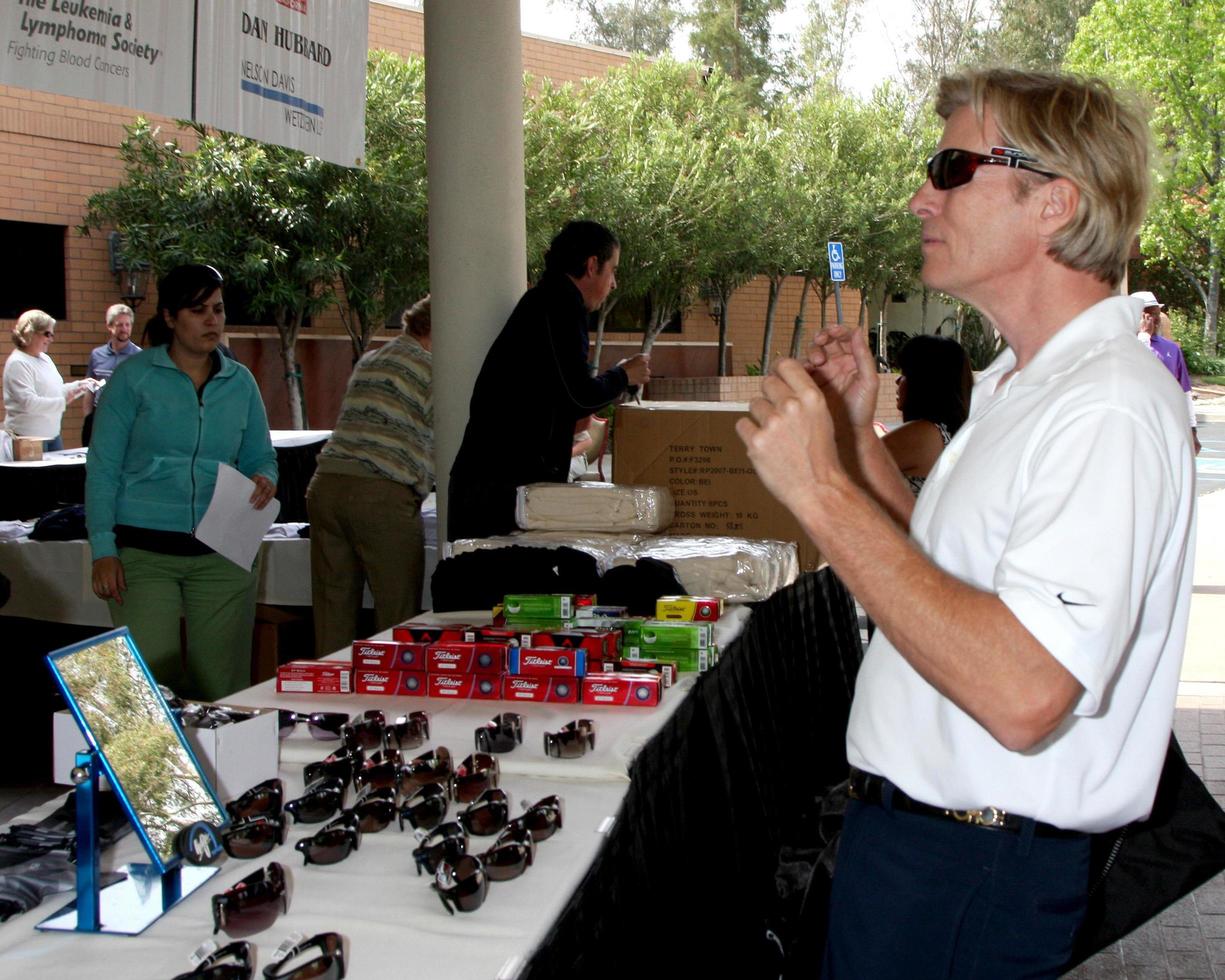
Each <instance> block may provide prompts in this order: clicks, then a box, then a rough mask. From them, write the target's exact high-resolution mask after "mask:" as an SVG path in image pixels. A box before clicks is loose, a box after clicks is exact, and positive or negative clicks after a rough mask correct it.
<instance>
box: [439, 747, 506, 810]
mask: <svg viewBox="0 0 1225 980" xmlns="http://www.w3.org/2000/svg"><path fill="white" fill-rule="evenodd" d="M501 779H502V772H501V767H499V765H498V758H497V756H494V755H490V754H489V753H488V752H473V753H472V755H470V756H468V758H466V759H465V760H464V761H463V762H461V763H460V764H459V765H458V766H456V767H455V772H454V773H453V774H452V775H451V798H452V799H453V800H455V802H457V803H471V802H472V801H473V800H475V799H476V798H477V797H479V796H480V795H481V794H482V793H484V792H485V791H486V790H488V789H496V788H497V786H498V783H499V782H500V781H501Z"/></svg>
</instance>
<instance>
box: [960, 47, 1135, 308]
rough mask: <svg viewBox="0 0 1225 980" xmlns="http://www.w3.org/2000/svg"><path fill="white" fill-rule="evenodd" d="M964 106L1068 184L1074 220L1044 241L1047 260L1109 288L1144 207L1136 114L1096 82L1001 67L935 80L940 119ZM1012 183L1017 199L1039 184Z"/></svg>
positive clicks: (1029, 179) (1033, 179)
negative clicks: (1076, 194) (1073, 190)
mask: <svg viewBox="0 0 1225 980" xmlns="http://www.w3.org/2000/svg"><path fill="white" fill-rule="evenodd" d="M963 106H969V107H970V108H972V109H973V110H974V115H975V116H976V117H977V118H978V120H979V122H982V121H983V117H984V113H985V111H986V108H987V107H988V106H990V108H991V116H992V119H993V120H994V122H995V125H996V128H997V129H998V130H999V135H1000V139H1001V141H1003V143H1005V144H1006V145H1008V146H1011V147H1014V148H1016V149H1018V150H1023V151H1024V152H1025V153H1027V154H1028V155H1030V156H1032V157H1033V158H1034V159H1035V160H1037V161H1038V165H1039V166H1040V167H1041V168H1042V169H1044V170H1049V171H1051V172H1052V173H1054V174H1057V175H1058V176H1060V177H1066V178H1067V179H1068V180H1070V181H1071V182H1072V183H1073V184H1075V185H1076V187H1077V189H1078V190H1079V191H1080V200H1079V202H1078V203H1077V206H1076V213H1075V214H1074V215H1073V216H1072V219H1071V220H1070V221H1069V222H1068V223H1067V224H1066V225H1065V226H1064V227H1063V228H1061V229H1060V230H1059V231H1058V232H1057V233H1056V234H1055V235H1054V236H1053V237H1052V239H1051V243H1050V255H1051V256H1052V257H1053V258H1054V259H1055V260H1056V261H1058V262H1060V263H1062V264H1063V265H1066V266H1068V267H1070V268H1072V269H1077V270H1079V271H1081V272H1088V273H1090V274H1091V275H1093V276H1094V277H1096V278H1097V279H1100V280H1101V281H1103V282H1105V283H1108V284H1109V285H1111V286H1117V285H1118V284H1119V282H1120V281H1121V280H1122V278H1123V272H1124V270H1125V268H1126V265H1127V256H1128V253H1129V252H1130V251H1131V244H1132V240H1133V239H1134V238H1135V236H1136V233H1137V231H1139V228H1140V224H1141V222H1142V221H1143V220H1144V214H1145V211H1146V209H1147V207H1148V198H1149V191H1150V178H1149V157H1150V155H1151V152H1152V150H1151V146H1150V137H1149V131H1148V124H1147V120H1146V118H1145V115H1144V113H1143V112H1142V111H1141V110H1140V109H1139V108H1138V107H1137V106H1136V105H1134V104H1133V103H1131V102H1130V101H1128V100H1125V99H1124V98H1122V97H1121V96H1119V95H1118V94H1117V93H1116V92H1114V91H1113V90H1112V89H1111V88H1110V86H1109V85H1107V84H1106V83H1105V82H1103V81H1102V80H1100V79H1096V78H1080V77H1077V76H1074V75H1054V74H1047V73H1044V72H1027V71H1012V70H1009V69H1002V68H991V69H983V70H977V71H967V72H964V73H962V74H959V75H953V76H950V77H946V78H943V79H941V80H940V88H939V90H938V93H937V96H936V112H937V113H938V114H939V115H940V117H941V118H942V119H948V118H949V116H951V115H952V114H953V113H954V112H955V111H956V110H957V109H960V108H961V107H963ZM1017 173H1018V174H1019V175H1020V174H1022V173H1023V172H1022V171H1018V172H1017ZM1019 179H1020V180H1021V181H1022V183H1021V184H1020V185H1019V187H1020V190H1019V194H1020V195H1021V196H1024V195H1025V194H1027V193H1029V190H1030V189H1031V188H1032V187H1034V186H1036V185H1037V183H1038V182H1039V181H1041V180H1042V178H1041V177H1037V176H1031V175H1029V174H1024V176H1020V177H1019Z"/></svg>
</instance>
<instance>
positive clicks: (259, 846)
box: [218, 816, 289, 860]
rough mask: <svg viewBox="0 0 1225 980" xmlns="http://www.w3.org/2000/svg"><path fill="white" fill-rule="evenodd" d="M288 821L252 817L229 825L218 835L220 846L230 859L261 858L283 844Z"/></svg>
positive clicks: (276, 817)
mask: <svg viewBox="0 0 1225 980" xmlns="http://www.w3.org/2000/svg"><path fill="white" fill-rule="evenodd" d="M288 835H289V821H287V820H284V819H283V818H281V817H280V816H267V817H253V818H251V819H249V820H239V821H237V822H236V823H232V824H230V826H228V827H226V828H225V829H224V830H223V831H221V832H220V834H219V835H218V836H219V837H220V838H221V846H222V847H223V848H225V852H226V854H228V855H229V856H230V857H232V858H240V859H244V860H245V859H249V858H257V857H263V856H264V855H265V854H267V853H268V852H269V851H272V850H274V849H275V848H277V847H280V846H281V845H282V844H284V843H285V838H286V837H287V836H288Z"/></svg>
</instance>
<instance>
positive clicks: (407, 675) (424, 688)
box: [396, 670, 430, 698]
mask: <svg viewBox="0 0 1225 980" xmlns="http://www.w3.org/2000/svg"><path fill="white" fill-rule="evenodd" d="M429 677H430V675H429V674H427V673H426V672H425V671H424V670H402V671H400V687H399V689H398V690H397V691H396V693H397V694H399V695H401V696H407V697H410V698H423V697H425V696H426V695H428V694H429V693H430V680H429Z"/></svg>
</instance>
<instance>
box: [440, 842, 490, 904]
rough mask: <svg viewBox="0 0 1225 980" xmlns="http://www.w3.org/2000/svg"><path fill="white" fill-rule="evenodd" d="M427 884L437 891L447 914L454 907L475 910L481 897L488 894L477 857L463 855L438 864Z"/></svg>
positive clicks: (482, 902)
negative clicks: (454, 859) (430, 880)
mask: <svg viewBox="0 0 1225 980" xmlns="http://www.w3.org/2000/svg"><path fill="white" fill-rule="evenodd" d="M430 887H431V888H433V889H434V891H436V892H437V893H438V897H439V899H440V900H441V901H442V905H443V908H445V909H446V910H447V911H448V912H449V913H451V915H454V914H455V912H456V910H457V909H458V910H459V911H460V912H475V911H476V910H477V909H479V908H480V907H481V906H482V905H483V904H485V896H486V895H488V894H489V878H488V876H487V875H486V874H485V866H484V865H483V864H482V863H481V859H480V858H478V857H476V856H475V855H472V854H465V855H463V856H462V857H460V858H459V859H458V860H456V861H454V862H451V861H447V862H444V863H442V864H440V865H439V866H438V869H437V870H436V871H435V872H434V881H433V882H432V883H431V886H430Z"/></svg>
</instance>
